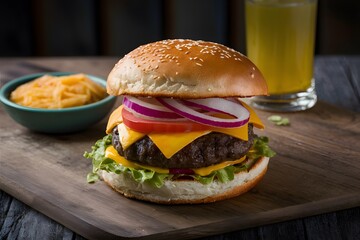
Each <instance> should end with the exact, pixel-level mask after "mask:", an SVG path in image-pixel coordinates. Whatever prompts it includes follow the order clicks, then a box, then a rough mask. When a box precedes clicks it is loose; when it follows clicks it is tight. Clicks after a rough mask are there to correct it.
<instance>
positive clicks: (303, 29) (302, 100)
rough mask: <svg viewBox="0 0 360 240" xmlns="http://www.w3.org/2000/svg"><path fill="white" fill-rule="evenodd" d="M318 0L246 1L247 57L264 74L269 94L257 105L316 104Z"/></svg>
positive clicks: (256, 101) (289, 106)
mask: <svg viewBox="0 0 360 240" xmlns="http://www.w3.org/2000/svg"><path fill="white" fill-rule="evenodd" d="M316 11H317V0H246V1H245V18H246V19H245V20H246V48H247V56H248V57H249V59H250V60H252V61H253V62H254V63H255V65H256V66H257V67H258V68H259V69H260V71H261V72H262V73H263V75H264V77H265V79H266V81H267V84H268V90H269V96H257V97H253V98H252V99H251V103H252V105H253V106H254V107H257V108H260V109H264V110H271V111H300V110H305V109H308V108H311V107H313V106H314V105H315V103H316V100H317V96H316V92H315V82H314V77H313V73H314V71H313V65H314V45H315V26H316Z"/></svg>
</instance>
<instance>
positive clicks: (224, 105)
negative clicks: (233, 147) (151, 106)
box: [157, 98, 250, 128]
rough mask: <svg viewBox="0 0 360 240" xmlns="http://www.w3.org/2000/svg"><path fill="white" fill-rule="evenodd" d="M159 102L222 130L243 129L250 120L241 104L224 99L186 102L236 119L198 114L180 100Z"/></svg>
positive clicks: (160, 99)
mask: <svg viewBox="0 0 360 240" xmlns="http://www.w3.org/2000/svg"><path fill="white" fill-rule="evenodd" d="M157 100H158V101H159V102H160V103H161V104H163V105H164V106H165V107H167V108H169V109H170V110H172V111H174V112H175V113H177V114H179V115H181V116H183V117H185V118H188V119H190V120H192V121H194V122H198V123H201V124H205V125H210V126H215V127H220V128H235V127H241V126H243V125H245V124H246V123H247V122H248V121H249V118H250V113H249V111H248V110H247V109H246V108H244V107H243V106H242V105H241V104H238V103H235V102H233V101H229V100H226V99H222V98H205V99H194V100H186V101H190V102H192V103H194V104H196V105H197V106H198V107H201V108H202V109H205V110H211V111H217V112H219V111H220V112H223V113H226V114H229V115H231V116H234V117H235V118H234V119H223V118H218V117H214V116H209V115H206V114H204V113H200V112H197V111H195V110H193V109H192V108H190V107H188V106H186V105H185V104H183V103H181V101H180V100H175V99H172V98H157Z"/></svg>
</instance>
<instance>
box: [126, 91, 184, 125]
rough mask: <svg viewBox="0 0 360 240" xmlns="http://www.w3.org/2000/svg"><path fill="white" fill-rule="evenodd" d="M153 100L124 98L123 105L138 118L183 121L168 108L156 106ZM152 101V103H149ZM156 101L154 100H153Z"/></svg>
mask: <svg viewBox="0 0 360 240" xmlns="http://www.w3.org/2000/svg"><path fill="white" fill-rule="evenodd" d="M154 100H155V99H150V98H148V99H147V98H146V99H141V98H136V97H132V96H124V99H123V104H124V106H125V108H126V109H127V110H128V111H129V112H131V113H134V114H136V115H138V116H141V117H144V118H150V119H161V120H167V119H169V120H180V119H183V118H182V117H181V116H179V115H178V114H176V113H175V112H173V111H171V110H169V109H168V108H166V107H164V106H162V105H157V104H156V102H154ZM150 101H153V102H154V103H151V102H150ZM155 101H156V100H155Z"/></svg>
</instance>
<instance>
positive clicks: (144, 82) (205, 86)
mask: <svg viewBox="0 0 360 240" xmlns="http://www.w3.org/2000/svg"><path fill="white" fill-rule="evenodd" d="M107 91H108V93H109V94H111V95H123V94H127V95H135V96H153V97H174V98H209V97H249V96H255V95H267V85H266V82H265V80H264V78H263V76H262V74H261V73H260V71H259V70H258V68H257V67H256V66H255V65H254V64H253V63H252V62H251V61H250V60H249V59H248V58H247V57H245V56H244V55H243V54H241V53H239V52H237V51H235V50H233V49H231V48H228V47H226V46H224V45H221V44H217V43H213V42H205V41H194V40H183V39H174V40H163V41H159V42H154V43H150V44H147V45H143V46H140V47H138V48H136V49H135V50H133V51H132V52H130V53H129V54H127V55H125V56H124V57H123V58H122V59H120V61H119V62H118V63H117V64H116V65H115V67H114V68H113V70H112V71H111V72H110V74H109V76H108V82H107Z"/></svg>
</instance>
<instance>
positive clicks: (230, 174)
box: [84, 134, 275, 188]
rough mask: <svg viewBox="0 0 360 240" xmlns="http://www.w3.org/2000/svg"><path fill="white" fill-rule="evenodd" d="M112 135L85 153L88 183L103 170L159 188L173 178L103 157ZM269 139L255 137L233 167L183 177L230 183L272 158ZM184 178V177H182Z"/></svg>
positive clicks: (94, 179) (170, 175)
mask: <svg viewBox="0 0 360 240" xmlns="http://www.w3.org/2000/svg"><path fill="white" fill-rule="evenodd" d="M111 139H112V135H111V134H109V135H107V136H105V137H103V138H102V139H100V140H98V141H97V142H96V143H95V145H94V146H92V151H91V152H85V153H84V157H85V158H88V159H92V165H93V169H92V172H90V173H89V174H88V175H87V181H88V183H94V182H96V181H97V180H98V179H99V175H98V172H99V170H105V171H107V172H113V173H116V174H122V173H125V172H127V173H130V174H131V176H132V177H133V178H134V179H135V181H137V182H141V183H142V182H147V183H149V184H151V185H152V186H154V187H157V188H161V187H162V186H163V185H164V181H165V180H166V179H171V178H173V176H174V175H172V174H164V173H157V172H155V171H152V170H147V169H134V168H128V167H124V166H122V165H120V164H118V163H116V162H115V161H114V160H112V159H110V158H107V157H105V150H106V148H107V147H108V146H110V145H111ZM268 142H269V139H268V138H267V137H264V136H263V137H257V138H255V140H254V145H253V147H252V148H251V150H250V151H249V153H248V154H247V158H248V159H247V160H246V161H244V162H242V163H240V164H236V165H233V166H227V167H225V168H223V169H219V170H216V171H213V172H212V173H210V174H209V175H207V176H200V175H196V174H195V175H185V176H187V177H191V178H193V179H194V180H197V181H199V182H200V183H202V184H210V183H211V182H212V181H214V180H215V179H216V180H218V181H220V182H222V183H226V182H229V181H232V180H233V179H234V176H235V174H236V173H238V172H241V171H247V170H248V169H250V168H251V166H252V165H253V164H254V163H255V162H256V161H257V159H259V158H260V157H261V156H266V157H273V156H275V152H274V151H273V150H272V149H271V148H270V147H269V145H268ZM182 176H184V175H182Z"/></svg>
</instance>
